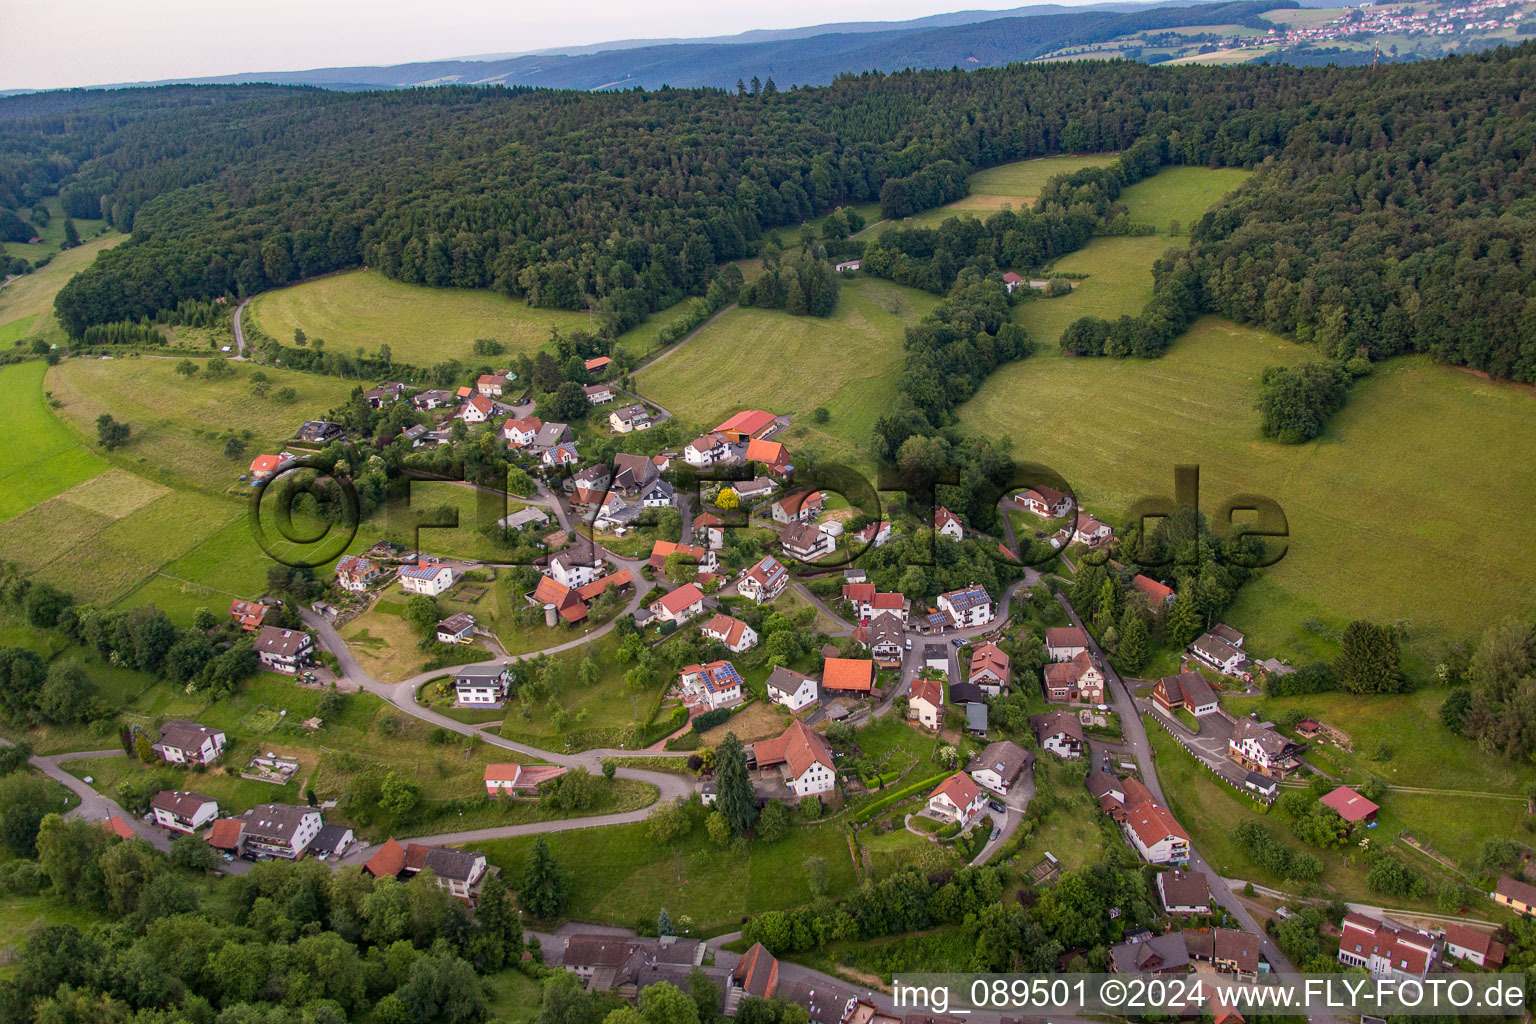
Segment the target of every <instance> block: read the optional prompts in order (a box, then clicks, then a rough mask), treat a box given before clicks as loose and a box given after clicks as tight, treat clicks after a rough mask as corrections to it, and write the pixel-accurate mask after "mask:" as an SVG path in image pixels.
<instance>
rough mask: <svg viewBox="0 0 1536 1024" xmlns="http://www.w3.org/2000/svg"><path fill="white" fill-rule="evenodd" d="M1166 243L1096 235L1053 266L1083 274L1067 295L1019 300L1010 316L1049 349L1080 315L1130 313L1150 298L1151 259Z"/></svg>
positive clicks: (1147, 238) (1153, 238) (1154, 238)
mask: <svg viewBox="0 0 1536 1024" xmlns="http://www.w3.org/2000/svg"><path fill="white" fill-rule="evenodd" d="M1169 244H1170V242H1169V239H1168V238H1166V237H1158V236H1157V235H1149V236H1142V237H1140V238H1095V239H1093V240H1092V241H1090V242H1089V243H1088V244H1087V245H1085V246H1083V247H1082V248H1081V249H1079V250H1077V251H1076V252H1073V253H1068V254H1067V255H1065V256H1063V257H1062V258H1061V259H1059V260H1057V261H1056V263H1055V264H1054V265H1053V267H1052V269H1053V270H1056V271H1059V272H1061V273H1064V274H1087V275H1088V276H1087V277H1086V278H1084V279H1082V280H1080V281H1076V282H1074V284H1075V287H1074V288H1073V289H1072V294H1070V295H1062V296H1058V297H1057V298H1054V299H1046V298H1039V299H1035V300H1034V301H1032V302H1022V303H1020V304H1019V305H1017V306H1015V307H1014V313H1013V318H1014V319H1015V320H1017V321H1018V322H1019V323H1021V324H1023V325H1024V329H1025V330H1026V331H1028V332H1029V336H1030V337H1031V338H1033V339H1035V340H1036V341H1038V342H1041V343H1042V344H1043V345H1044V346H1046V347H1047V348H1054V347H1055V345H1056V343H1057V342H1058V341H1060V340H1061V335H1062V332H1063V331H1065V330H1066V329H1067V326H1068V325H1069V324H1071V323H1072V321H1074V320H1076V319H1078V318H1079V317H1085V316H1099V317H1103V318H1104V319H1106V320H1113V319H1115V318H1116V317H1120V316H1134V315H1135V314H1137V313H1140V312H1141V310H1142V307H1143V306H1145V305H1146V304H1147V300H1149V299H1150V298H1152V264H1153V262H1154V261H1155V260H1156V259H1157V258H1158V257H1159V256H1161V255H1162V254H1163V253H1164V252H1166V251H1167V249H1168V247H1169ZM1001 372H1003V373H1006V372H1008V371H1007V369H1004V370H1003V371H1001ZM994 379H996V378H995V375H994Z"/></svg>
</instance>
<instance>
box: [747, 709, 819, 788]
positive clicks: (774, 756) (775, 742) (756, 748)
mask: <svg viewBox="0 0 1536 1024" xmlns="http://www.w3.org/2000/svg"><path fill="white" fill-rule="evenodd" d="M752 758H753V760H754V762H755V763H756V764H757V767H758V768H773V767H778V766H782V767H781V768H780V771H781V772H782V774H783V776H784V783H785V785H787V786H788V787H789V790H790V792H792V793H794V794H795V796H799V797H806V796H815V795H816V794H818V793H825V792H827V791H828V790H830V789H831V788H832V787H833V786H835V785H836V784H837V763H836V762H835V761H834V760H833V757H832V748H831V747H830V746H828V745H827V739H826V737H825V736H823V735H822V734H821V733H819V732H817V731H815V730H814V729H811V728H810V727H809V726H807V725H806V724H805V723H804V722H801V721H798V720H797V721H794V722H791V723H789V728H787V729H785V730H784V732H783V733H781V734H780V735H779V736H777V737H775V738H774V739H771V740H759V741H758V742H756V743H754V744H753V745H752Z"/></svg>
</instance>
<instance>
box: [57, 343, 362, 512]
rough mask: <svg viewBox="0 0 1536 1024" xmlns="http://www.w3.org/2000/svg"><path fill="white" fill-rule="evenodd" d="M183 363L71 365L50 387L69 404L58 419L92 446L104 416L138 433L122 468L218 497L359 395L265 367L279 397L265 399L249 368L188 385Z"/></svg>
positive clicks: (340, 385)
mask: <svg viewBox="0 0 1536 1024" xmlns="http://www.w3.org/2000/svg"><path fill="white" fill-rule="evenodd" d="M180 362H181V360H180V359H155V358H148V357H138V358H135V357H132V356H130V357H127V358H119V359H66V360H64V361H63V362H61V363H60V364H59V365H58V366H55V367H53V368H52V369H51V370H50V371H49V372H48V377H47V381H46V386H47V387H48V388H49V390H50V391H51V392H52V394H53V397H54V398H55V399H56V400H58V401H59V402H61V403H62V404H61V405H60V407H59V408H58V409H57V410H56V411H57V414H58V415H59V416H60V417H61V418H63V419H64V420H65V421H66V422H68V423H69V424H70V425H71V426H73V427H74V428H75V430H76V432H77V433H78V434H79V435H80V436H81V437H83V438H85V439H87V440H88V441H94V440H95V436H96V418H97V417H98V416H100V415H101V414H102V413H104V412H106V413H111V414H112V415H113V416H114V417H115V418H117V419H118V420H121V421H124V422H126V423H128V424H130V425H131V427H132V428H133V433H132V435H131V436H130V437H129V440H128V443H127V444H126V445H124V446H123V447H122V448H119V449H118V450H117V451H116V452H115V453H114V454H113V458H114V460H115V461H117V462H118V463H119V464H120V465H123V466H126V467H127V468H129V469H132V470H134V471H135V472H138V473H143V474H145V475H148V476H151V477H153V478H155V479H157V480H161V481H162V482H165V483H171V484H175V485H177V486H187V487H190V488H194V489H196V490H200V491H204V492H206V493H215V494H217V493H221V492H223V491H225V490H227V489H228V488H230V487H232V486H234V485H235V484H236V483H237V479H236V478H237V477H239V476H241V475H243V474H245V473H246V472H248V471H249V469H250V465H251V459H253V458H255V457H256V456H257V455H260V454H263V453H264V452H265V453H276V452H277V451H278V450H279V449H280V447H281V446H282V444H283V442H284V441H287V440H289V439H290V438H292V437H293V435H294V432H295V431H297V430H298V429H299V426H300V425H301V424H302V423H303V422H304V421H305V420H309V419H317V418H319V417H321V416H323V415H324V413H325V412H326V410H328V409H330V408H332V407H334V406H337V405H341V404H342V403H344V402H345V401H346V399H347V396H348V395H349V394H351V392H352V389H353V388H354V387H355V386H356V382H355V381H349V380H342V379H341V378H338V377H323V376H320V375H319V374H313V373H298V372H295V371H290V370H279V369H274V368H271V367H263V368H262V369H261V371H260V372H262V373H264V374H266V375H267V378H268V380H269V381H270V382H271V390H270V391H269V392H268V394H267V396H266V397H265V398H258V397H256V396H255V395H253V394H252V393H251V383H250V378H251V374H252V373H254V372H256V371H255V370H253V369H252V367H251V366H250V365H248V364H242V363H230V364H229V365H231V366H232V367H234V368H235V371H234V376H232V377H223V378H220V379H218V380H207V379H205V378H204V377H202V376H201V375H198V376H195V377H191V378H188V377H183V376H182V375H181V374H179V373H177V372H176V366H177V364H178V363H180ZM193 362H195V363H197V364H199V365H204V363H205V362H206V361H205V360H193ZM284 388H292V389H293V390H294V392H295V393H296V395H297V397H296V398H295V399H294V400H293V401H292V402H284V401H283V400H281V399H279V398H278V397H277V392H278V391H281V390H282V389H284ZM231 433H233V434H235V435H237V436H239V437H240V438H241V439H243V440H244V441H245V442H246V446H247V447H246V449H245V451H244V452H243V453H242V454H240V455H238V456H236V457H234V458H231V457H229V456H226V455H225V454H224V445H225V443H226V441H227V440H228V438H229V436H230V434H231Z"/></svg>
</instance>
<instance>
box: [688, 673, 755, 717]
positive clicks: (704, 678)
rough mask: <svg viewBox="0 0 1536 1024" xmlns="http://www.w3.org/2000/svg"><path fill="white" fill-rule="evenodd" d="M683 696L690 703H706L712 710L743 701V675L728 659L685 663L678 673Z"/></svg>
mask: <svg viewBox="0 0 1536 1024" xmlns="http://www.w3.org/2000/svg"><path fill="white" fill-rule="evenodd" d="M678 681H679V682H681V683H682V687H683V697H684V699H685V700H686V701H688V703H690V704H706V705H708V706H709V709H710V710H711V711H713V710H715V709H716V708H723V707H731V706H732V705H735V704H740V703H741V687H742V682H741V676H740V675H739V674H738V673H737V672H736V666H735V665H732V664H731V663H730V662H728V661H712V662H710V663H709V664H708V665H685V666H684V667H683V670H682V671H681V672H680V673H678Z"/></svg>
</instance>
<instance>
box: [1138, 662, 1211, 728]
mask: <svg viewBox="0 0 1536 1024" xmlns="http://www.w3.org/2000/svg"><path fill="white" fill-rule="evenodd" d="M1152 703H1154V704H1156V705H1157V706H1158V707H1159V708H1161V709H1162V710H1163V713H1164V714H1166V715H1169V716H1172V715H1173V713H1174V712H1175V711H1177V710H1178V709H1180V708H1183V709H1184V710H1185V711H1188V712H1189V713H1190V714H1192V715H1194V716H1195V717H1196V718H1198V717H1200V716H1201V715H1213V714H1215V713H1216V710H1217V708H1218V706H1219V705H1218V703H1217V700H1216V691H1214V690H1212V689H1211V684H1210V683H1209V682H1207V681H1206V678H1205V676H1203V675H1201V674H1200V673H1199V672H1180V673H1179V674H1178V675H1176V676H1164V677H1163V678H1161V679H1159V680H1158V681H1157V685H1156V686H1154V687H1152Z"/></svg>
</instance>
